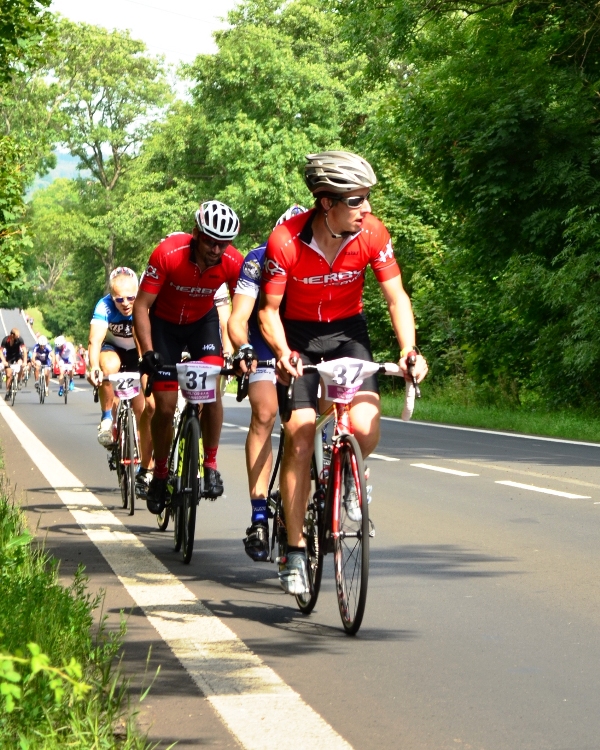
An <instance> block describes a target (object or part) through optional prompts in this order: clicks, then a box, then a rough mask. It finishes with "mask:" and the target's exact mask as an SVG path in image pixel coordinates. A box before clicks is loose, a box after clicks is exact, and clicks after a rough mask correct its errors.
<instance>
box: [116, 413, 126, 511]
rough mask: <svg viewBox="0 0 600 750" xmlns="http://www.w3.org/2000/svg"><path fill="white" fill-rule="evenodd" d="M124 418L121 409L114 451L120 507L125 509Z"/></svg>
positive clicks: (118, 416)
mask: <svg viewBox="0 0 600 750" xmlns="http://www.w3.org/2000/svg"><path fill="white" fill-rule="evenodd" d="M125 428H126V425H125V417H124V414H123V412H122V411H121V409H120V408H119V411H118V412H117V445H116V449H115V453H116V456H115V465H116V468H117V480H118V482H119V488H120V490H121V506H122V507H123V508H127V506H128V505H129V488H128V479H127V469H126V467H125V458H126V455H127V435H126V432H125Z"/></svg>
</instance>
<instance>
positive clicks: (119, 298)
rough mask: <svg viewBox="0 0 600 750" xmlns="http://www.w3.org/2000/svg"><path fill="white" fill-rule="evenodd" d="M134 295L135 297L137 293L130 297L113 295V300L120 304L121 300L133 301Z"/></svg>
mask: <svg viewBox="0 0 600 750" xmlns="http://www.w3.org/2000/svg"><path fill="white" fill-rule="evenodd" d="M136 297H137V294H134V295H133V296H131V297H113V300H114V301H115V302H118V303H119V304H120V305H122V304H123V302H134V301H135V298H136Z"/></svg>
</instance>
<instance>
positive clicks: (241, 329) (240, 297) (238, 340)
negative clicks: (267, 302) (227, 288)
mask: <svg viewBox="0 0 600 750" xmlns="http://www.w3.org/2000/svg"><path fill="white" fill-rule="evenodd" d="M255 301H256V300H255V299H254V297H249V296H248V295H247V294H234V295H233V304H232V309H231V315H230V316H229V321H228V322H227V331H228V333H229V338H230V339H231V343H232V344H233V346H234V348H235V349H239V348H240V346H243V345H244V344H247V343H248V320H249V319H250V316H251V315H252V310H253V309H254V303H255Z"/></svg>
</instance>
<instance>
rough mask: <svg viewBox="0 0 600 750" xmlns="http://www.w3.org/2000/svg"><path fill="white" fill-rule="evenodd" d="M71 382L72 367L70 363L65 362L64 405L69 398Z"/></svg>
mask: <svg viewBox="0 0 600 750" xmlns="http://www.w3.org/2000/svg"><path fill="white" fill-rule="evenodd" d="M71 380H73V365H72V364H71V363H70V362H65V363H64V364H63V390H64V392H63V398H64V400H65V404H66V403H67V399H68V397H69V386H70V385H71Z"/></svg>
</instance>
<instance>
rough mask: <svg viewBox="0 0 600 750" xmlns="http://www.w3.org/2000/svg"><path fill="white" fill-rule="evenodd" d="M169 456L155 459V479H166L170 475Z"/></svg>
mask: <svg viewBox="0 0 600 750" xmlns="http://www.w3.org/2000/svg"><path fill="white" fill-rule="evenodd" d="M168 463H169V459H168V458H155V459H154V477H155V479H166V478H167V477H168V476H169V468H168V466H167V464H168Z"/></svg>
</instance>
